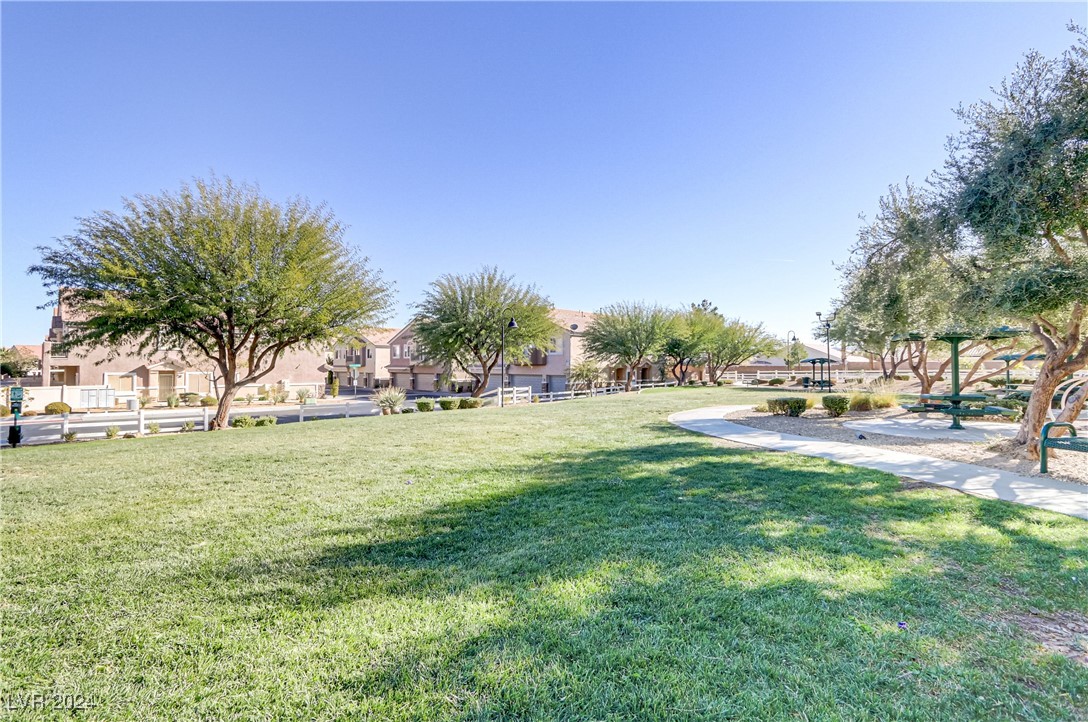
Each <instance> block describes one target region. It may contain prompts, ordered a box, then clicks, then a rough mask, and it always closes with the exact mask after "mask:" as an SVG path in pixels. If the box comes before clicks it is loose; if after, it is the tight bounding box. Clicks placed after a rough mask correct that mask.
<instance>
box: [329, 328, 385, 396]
mask: <svg viewBox="0 0 1088 722" xmlns="http://www.w3.org/2000/svg"><path fill="white" fill-rule="evenodd" d="M399 330H400V329H396V328H371V329H367V330H366V331H363V332H362V333H360V334H359V335H358V336H356V337H355V338H354V339H352V340H351V341H350V342H347V343H342V344H339V345H338V346H337V347H336V348H335V349H334V350H333V364H332V370H333V373H334V374H336V378H338V379H340V387H341V388H346V387H348V386H355V387H358V388H366V389H376V388H380V387H382V386H389V385H390V383H391V381H390V377H389V360H390V350H389V344H390V341H391V340H392V338H393V337H394V336H395V335H396V334H397V332H398V331H399Z"/></svg>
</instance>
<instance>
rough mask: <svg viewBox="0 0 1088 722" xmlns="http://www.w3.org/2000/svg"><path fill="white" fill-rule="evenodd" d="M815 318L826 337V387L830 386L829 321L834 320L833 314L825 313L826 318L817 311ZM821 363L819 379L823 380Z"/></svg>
mask: <svg viewBox="0 0 1088 722" xmlns="http://www.w3.org/2000/svg"><path fill="white" fill-rule="evenodd" d="M816 320H817V321H818V322H819V324H820V327H821V328H823V330H824V335H825V336H826V338H827V356H826V358H827V363H826V366H827V388H828V389H830V388H831V322H832V321H834V320H835V314H833V313H829V314H827V318H824V317H823V314H822V313H820V312H819V311H817V312H816ZM823 366H824V365H823V364H821V366H820V381H823Z"/></svg>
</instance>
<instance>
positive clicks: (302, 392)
mask: <svg viewBox="0 0 1088 722" xmlns="http://www.w3.org/2000/svg"><path fill="white" fill-rule="evenodd" d="M312 395H313V394H312V392H311V391H310V390H309V389H299V390H298V391H296V392H295V396H296V397H298V402H299V403H300V404H303V403H306V399H308V398H310V397H311V396H312Z"/></svg>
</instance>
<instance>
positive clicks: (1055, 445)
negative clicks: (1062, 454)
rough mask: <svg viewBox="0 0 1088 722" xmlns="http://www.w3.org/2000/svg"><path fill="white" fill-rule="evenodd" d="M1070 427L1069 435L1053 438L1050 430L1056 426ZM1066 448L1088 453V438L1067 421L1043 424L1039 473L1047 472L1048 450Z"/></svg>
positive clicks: (1040, 440)
mask: <svg viewBox="0 0 1088 722" xmlns="http://www.w3.org/2000/svg"><path fill="white" fill-rule="evenodd" d="M1059 426H1060V427H1064V428H1067V429H1069V436H1056V437H1053V438H1051V436H1050V430H1051V429H1053V428H1056V427H1059ZM1047 449H1065V450H1067V451H1083V452H1085V453H1088V438H1082V437H1078V436H1077V430H1076V428H1075V427H1074V426H1073V424H1070V423H1069V422H1067V421H1051V422H1050V423H1048V424H1043V434H1042V437H1041V438H1040V439H1039V473H1040V474H1045V473H1046V450H1047Z"/></svg>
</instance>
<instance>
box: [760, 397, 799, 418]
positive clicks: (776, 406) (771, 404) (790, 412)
mask: <svg viewBox="0 0 1088 722" xmlns="http://www.w3.org/2000/svg"><path fill="white" fill-rule="evenodd" d="M808 402H809V399H805V398H801V397H797V396H788V397H783V398H778V399H767V408H768V409H770V411H771V413H772V414H774V415H775V416H800V415H801V414H803V413H805V411H806V410H807V409H808V408H809V407H808Z"/></svg>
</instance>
